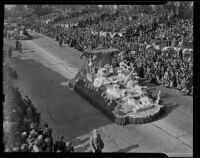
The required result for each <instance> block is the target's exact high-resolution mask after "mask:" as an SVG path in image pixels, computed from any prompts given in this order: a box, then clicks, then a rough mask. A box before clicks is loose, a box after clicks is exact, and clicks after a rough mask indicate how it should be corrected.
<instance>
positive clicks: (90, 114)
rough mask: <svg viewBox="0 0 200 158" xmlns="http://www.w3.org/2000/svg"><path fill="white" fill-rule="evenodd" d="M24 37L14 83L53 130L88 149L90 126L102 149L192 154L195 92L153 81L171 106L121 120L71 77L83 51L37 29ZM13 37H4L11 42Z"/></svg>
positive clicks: (14, 60)
mask: <svg viewBox="0 0 200 158" xmlns="http://www.w3.org/2000/svg"><path fill="white" fill-rule="evenodd" d="M32 35H33V37H34V39H33V40H29V41H28V40H27V41H22V47H23V54H19V53H18V52H14V54H13V58H12V59H11V60H8V61H9V62H10V63H11V65H12V66H13V67H15V69H16V71H17V73H18V76H19V78H18V79H17V80H16V82H15V85H16V86H18V87H20V90H21V91H22V93H23V94H24V95H28V96H30V97H31V99H32V100H33V103H34V104H35V106H36V108H37V109H38V111H40V112H41V118H42V122H47V123H48V124H49V126H51V127H52V128H53V135H54V136H58V135H64V136H65V140H72V139H73V142H74V144H75V149H76V151H88V149H89V144H88V141H89V136H90V134H91V130H93V129H94V128H98V129H99V131H100V134H101V136H102V139H103V141H104V143H105V148H104V150H103V151H104V152H150V153H152V152H160V153H166V154H167V155H168V156H192V155H193V98H192V97H190V96H183V95H182V94H181V93H179V92H177V91H176V90H173V89H166V88H163V87H158V86H156V87H155V86H153V87H150V89H151V90H152V92H153V93H154V94H155V95H156V94H157V92H158V90H159V89H161V91H162V94H161V98H162V99H163V100H164V102H165V104H167V105H168V106H169V107H170V108H169V110H168V112H167V114H166V115H165V116H163V117H162V118H161V119H160V120H157V121H155V122H152V123H148V124H143V125H127V126H119V125H117V124H115V123H113V122H112V121H110V120H109V119H108V118H107V117H106V116H104V114H103V113H101V112H100V111H99V110H98V109H96V108H94V107H93V106H92V105H91V104H89V103H88V102H87V101H86V100H84V99H83V98H81V97H80V96H79V95H78V94H77V93H76V92H74V91H73V90H71V89H69V88H68V86H67V81H68V80H69V79H72V78H73V77H74V75H75V74H76V73H77V71H78V69H79V68H80V67H81V66H82V65H83V64H85V63H86V59H84V60H83V61H82V60H80V55H81V53H80V52H78V51H76V50H74V49H72V48H68V47H67V46H64V47H61V48H60V47H59V46H58V44H57V42H56V41H55V40H54V39H50V38H48V37H46V36H43V35H40V34H38V33H33V34H32ZM13 42H14V41H9V42H8V41H6V43H9V44H11V45H13V44H14V43H13Z"/></svg>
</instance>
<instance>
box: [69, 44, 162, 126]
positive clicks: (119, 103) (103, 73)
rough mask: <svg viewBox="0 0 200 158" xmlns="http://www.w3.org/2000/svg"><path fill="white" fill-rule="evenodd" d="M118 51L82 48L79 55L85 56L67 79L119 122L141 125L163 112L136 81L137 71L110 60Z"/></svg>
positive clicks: (112, 59) (93, 103)
mask: <svg viewBox="0 0 200 158" xmlns="http://www.w3.org/2000/svg"><path fill="white" fill-rule="evenodd" d="M118 54H119V51H118V50H117V49H114V48H109V49H105V48H97V49H95V50H89V51H85V52H84V53H83V54H82V56H81V58H82V57H83V56H85V57H86V58H87V59H88V65H86V66H85V67H83V68H82V69H81V70H80V71H79V72H78V73H77V75H76V76H75V78H74V79H73V80H71V81H70V86H71V87H73V88H74V90H75V91H76V92H77V93H78V94H80V95H81V96H82V97H83V98H85V99H87V100H88V101H89V102H90V103H91V104H92V105H94V106H95V107H97V108H98V109H99V110H101V111H102V112H103V113H104V114H105V115H107V116H108V117H109V118H110V119H112V120H114V121H115V122H116V123H118V124H120V125H125V124H143V123H148V122H152V121H154V120H156V119H157V118H158V117H159V116H160V115H161V113H162V112H163V110H162V109H163V107H164V106H162V105H159V100H160V91H159V93H158V96H157V99H153V97H152V96H151V95H150V93H148V90H147V87H143V86H140V85H139V84H138V77H137V73H136V72H134V68H133V69H131V68H130V67H129V66H127V65H126V64H125V63H123V62H120V63H116V62H114V59H115V57H116V56H118Z"/></svg>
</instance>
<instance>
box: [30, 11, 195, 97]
mask: <svg viewBox="0 0 200 158" xmlns="http://www.w3.org/2000/svg"><path fill="white" fill-rule="evenodd" d="M52 17H54V18H51V16H46V17H43V18H42V19H36V20H32V23H31V26H32V27H31V28H32V29H34V30H35V31H37V32H39V33H43V34H45V35H47V36H49V37H51V38H55V39H56V40H57V41H58V42H59V45H60V46H62V45H63V44H64V45H67V46H70V47H75V48H77V49H78V50H80V51H84V50H86V49H95V48H97V47H98V46H99V45H101V46H103V47H105V48H109V47H114V48H117V49H118V50H119V51H120V52H121V53H120V54H121V56H120V57H117V58H116V59H117V60H116V61H118V62H119V61H120V60H123V61H124V62H126V63H127V64H128V65H129V66H130V65H133V66H134V67H135V68H137V70H138V73H139V76H140V77H141V78H145V79H146V80H149V81H154V82H156V83H158V84H160V85H162V86H165V87H170V88H172V87H174V88H177V89H178V90H180V91H182V92H184V93H186V94H192V93H193V86H192V78H193V70H192V68H193V66H192V52H189V53H188V51H184V48H192V42H193V21H192V19H181V18H179V17H177V16H175V15H174V14H173V12H165V13H160V14H159V13H154V14H149V15H148V14H141V13H140V14H135V15H132V16H130V15H128V14H126V13H124V12H118V11H116V12H105V11H104V12H99V10H98V11H96V12H95V11H93V12H92V14H91V13H90V12H86V11H85V10H84V11H82V12H81V11H79V12H75V13H70V14H66V15H65V14H63V15H60V16H59V15H56V14H54V16H52ZM48 19H53V20H51V21H48ZM47 21H48V22H47ZM62 24H66V25H67V26H66V25H62ZM70 24H71V25H72V24H73V25H72V26H71V27H70ZM102 32H106V33H105V34H104V35H102ZM149 45H150V48H149V49H148V48H147V46H148V47H149ZM154 45H157V46H159V47H160V48H159V49H158V50H157V49H154V48H152V46H154ZM163 47H170V48H169V49H166V50H162V48H163ZM174 47H179V49H178V50H177V49H173V48H174ZM188 54H189V56H188Z"/></svg>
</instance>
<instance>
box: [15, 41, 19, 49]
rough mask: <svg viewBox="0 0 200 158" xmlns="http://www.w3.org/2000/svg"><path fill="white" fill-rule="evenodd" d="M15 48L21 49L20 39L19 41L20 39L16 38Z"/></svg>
mask: <svg viewBox="0 0 200 158" xmlns="http://www.w3.org/2000/svg"><path fill="white" fill-rule="evenodd" d="M15 48H16V50H19V41H18V39H16V41H15Z"/></svg>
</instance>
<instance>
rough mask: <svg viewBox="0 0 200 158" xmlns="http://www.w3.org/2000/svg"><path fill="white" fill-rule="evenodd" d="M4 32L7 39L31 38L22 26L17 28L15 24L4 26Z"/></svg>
mask: <svg viewBox="0 0 200 158" xmlns="http://www.w3.org/2000/svg"><path fill="white" fill-rule="evenodd" d="M4 30H6V32H7V35H6V36H7V37H8V39H12V38H15V39H18V40H32V36H31V35H30V34H29V33H28V31H27V30H26V29H25V27H24V26H22V27H20V28H19V27H18V26H17V24H6V25H4Z"/></svg>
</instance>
